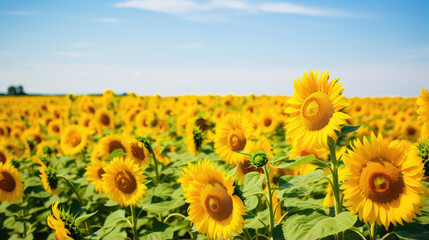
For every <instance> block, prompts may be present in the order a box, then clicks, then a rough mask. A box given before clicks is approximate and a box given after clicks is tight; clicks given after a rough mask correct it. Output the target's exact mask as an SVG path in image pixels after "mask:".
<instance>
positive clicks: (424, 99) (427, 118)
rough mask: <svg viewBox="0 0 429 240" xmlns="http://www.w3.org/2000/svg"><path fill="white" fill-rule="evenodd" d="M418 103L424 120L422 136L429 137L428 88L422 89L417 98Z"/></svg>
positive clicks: (419, 111)
mask: <svg viewBox="0 0 429 240" xmlns="http://www.w3.org/2000/svg"><path fill="white" fill-rule="evenodd" d="M417 105H418V108H417V113H418V114H419V119H421V120H423V127H422V130H421V136H422V137H424V138H429V124H428V122H429V92H428V90H426V88H423V89H421V94H420V97H419V98H418V99H417Z"/></svg>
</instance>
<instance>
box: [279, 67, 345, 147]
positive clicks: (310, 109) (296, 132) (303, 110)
mask: <svg viewBox="0 0 429 240" xmlns="http://www.w3.org/2000/svg"><path fill="white" fill-rule="evenodd" d="M328 78H329V73H326V71H323V73H322V74H321V76H320V77H319V71H317V72H316V73H315V74H313V70H311V71H310V73H308V72H305V73H304V75H303V76H302V81H300V80H299V78H298V81H295V80H294V82H293V83H294V87H295V91H294V93H293V95H294V96H293V97H291V98H289V100H288V103H289V107H288V108H286V110H285V112H286V113H288V114H289V118H288V119H287V121H286V123H287V124H286V130H287V135H288V138H289V139H291V140H292V141H293V145H297V144H298V143H300V144H302V145H304V146H315V145H326V143H327V139H328V136H331V137H333V138H336V134H335V131H340V129H341V125H344V124H346V120H347V119H349V118H350V116H349V115H347V114H345V113H343V112H341V110H342V109H344V108H345V107H347V106H348V104H347V102H346V101H345V99H344V95H342V92H343V90H344V89H343V88H342V86H341V84H340V83H338V78H337V79H334V80H332V81H330V82H329V83H328Z"/></svg>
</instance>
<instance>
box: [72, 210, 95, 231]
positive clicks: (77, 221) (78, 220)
mask: <svg viewBox="0 0 429 240" xmlns="http://www.w3.org/2000/svg"><path fill="white" fill-rule="evenodd" d="M97 212H98V210H97V211H95V212H93V213H88V214H85V215H82V216H80V217H78V218H76V220H75V223H76V226H78V227H79V224H80V223H81V222H83V221H85V220H86V219H88V218H90V217H92V216H94V215H95V214H96V213H97Z"/></svg>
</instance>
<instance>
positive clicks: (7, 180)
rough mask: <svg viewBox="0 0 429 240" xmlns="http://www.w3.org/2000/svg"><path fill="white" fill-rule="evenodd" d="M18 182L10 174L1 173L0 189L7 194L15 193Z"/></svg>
mask: <svg viewBox="0 0 429 240" xmlns="http://www.w3.org/2000/svg"><path fill="white" fill-rule="evenodd" d="M15 186H16V182H15V179H13V177H12V175H10V174H9V173H8V172H1V180H0V188H1V189H2V190H3V191H6V192H13V190H14V189H15Z"/></svg>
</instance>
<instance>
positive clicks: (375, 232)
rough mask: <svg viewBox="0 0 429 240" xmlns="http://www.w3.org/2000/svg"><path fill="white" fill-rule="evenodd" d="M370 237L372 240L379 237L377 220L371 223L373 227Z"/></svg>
mask: <svg viewBox="0 0 429 240" xmlns="http://www.w3.org/2000/svg"><path fill="white" fill-rule="evenodd" d="M369 239H371V240H376V239H377V224H376V223H375V222H374V223H373V224H371V228H370V231H369Z"/></svg>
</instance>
